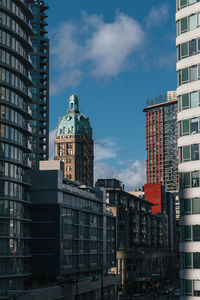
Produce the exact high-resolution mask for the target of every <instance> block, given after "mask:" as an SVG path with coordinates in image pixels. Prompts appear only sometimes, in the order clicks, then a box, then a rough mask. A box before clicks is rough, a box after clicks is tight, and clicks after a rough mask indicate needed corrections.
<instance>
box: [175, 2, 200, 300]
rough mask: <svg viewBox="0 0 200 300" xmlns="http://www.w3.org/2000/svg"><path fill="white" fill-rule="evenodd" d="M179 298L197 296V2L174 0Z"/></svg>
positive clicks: (199, 67) (199, 45) (199, 222)
mask: <svg viewBox="0 0 200 300" xmlns="http://www.w3.org/2000/svg"><path fill="white" fill-rule="evenodd" d="M176 2H177V12H176V24H177V38H176V46H177V50H178V51H177V53H178V58H177V74H178V87H177V96H178V117H177V118H178V150H179V166H178V170H179V178H180V204H181V217H180V245H179V251H180V257H181V266H180V280H181V300H183V299H184V300H189V299H190V300H192V299H199V296H200V160H199V157H200V156H199V150H200V146H199V145H200V55H199V52H200V30H199V25H200V18H199V16H200V2H199V1H197V0H177V1H176Z"/></svg>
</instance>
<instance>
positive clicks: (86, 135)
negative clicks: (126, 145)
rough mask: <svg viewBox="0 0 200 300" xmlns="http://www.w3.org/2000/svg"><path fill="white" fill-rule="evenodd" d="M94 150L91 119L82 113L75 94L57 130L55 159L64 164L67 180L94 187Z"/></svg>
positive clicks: (70, 99) (71, 97)
mask: <svg viewBox="0 0 200 300" xmlns="http://www.w3.org/2000/svg"><path fill="white" fill-rule="evenodd" d="M93 148H94V143H93V139H92V127H91V125H90V122H89V118H87V117H85V116H84V115H83V114H81V113H80V110H79V99H78V97H77V95H75V94H73V95H72V96H70V98H69V109H68V112H67V114H66V115H65V116H63V117H62V118H60V119H59V122H58V126H57V128H56V139H55V159H56V160H61V161H63V162H64V176H65V178H67V179H70V180H74V181H78V182H80V183H81V184H85V185H87V186H93V161H94V153H93V152H94V149H93Z"/></svg>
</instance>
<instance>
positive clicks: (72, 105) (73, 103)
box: [68, 94, 80, 113]
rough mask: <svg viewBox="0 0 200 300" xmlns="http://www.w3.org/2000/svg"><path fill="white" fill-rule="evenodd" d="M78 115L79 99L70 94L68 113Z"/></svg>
mask: <svg viewBox="0 0 200 300" xmlns="http://www.w3.org/2000/svg"><path fill="white" fill-rule="evenodd" d="M74 112H75V113H80V110H79V99H78V96H77V95H76V94H72V95H71V96H70V97H69V109H68V113H74Z"/></svg>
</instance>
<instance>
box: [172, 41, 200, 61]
mask: <svg viewBox="0 0 200 300" xmlns="http://www.w3.org/2000/svg"><path fill="white" fill-rule="evenodd" d="M177 50H178V60H180V59H183V58H186V57H188V56H193V55H196V54H198V53H200V39H195V40H191V41H189V42H186V43H183V44H181V45H179V46H178V47H177Z"/></svg>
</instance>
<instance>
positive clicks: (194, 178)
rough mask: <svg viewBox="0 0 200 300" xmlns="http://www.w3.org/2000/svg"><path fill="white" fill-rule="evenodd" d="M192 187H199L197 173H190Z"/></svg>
mask: <svg viewBox="0 0 200 300" xmlns="http://www.w3.org/2000/svg"><path fill="white" fill-rule="evenodd" d="M192 187H199V171H195V172H192Z"/></svg>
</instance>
